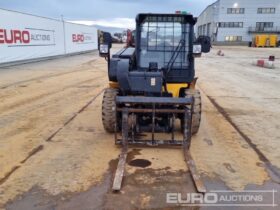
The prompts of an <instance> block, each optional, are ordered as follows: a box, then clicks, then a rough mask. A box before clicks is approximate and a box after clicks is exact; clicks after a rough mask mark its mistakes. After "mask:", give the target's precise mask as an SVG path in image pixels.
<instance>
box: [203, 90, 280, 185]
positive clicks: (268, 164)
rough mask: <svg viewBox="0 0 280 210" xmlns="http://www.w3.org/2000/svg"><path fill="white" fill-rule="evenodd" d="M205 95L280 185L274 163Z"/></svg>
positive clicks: (223, 110) (278, 174)
mask: <svg viewBox="0 0 280 210" xmlns="http://www.w3.org/2000/svg"><path fill="white" fill-rule="evenodd" d="M199 89H200V90H201V91H202V92H204V91H203V90H202V89H201V88H199ZM204 94H205V95H206V96H207V98H208V99H209V100H210V102H211V103H212V104H213V106H214V107H215V108H216V109H217V110H218V112H219V113H221V114H222V116H223V117H224V118H225V119H226V121H227V122H229V123H230V125H231V126H232V127H233V128H234V129H235V130H236V131H237V133H238V134H239V135H240V136H241V137H242V138H243V139H244V140H245V141H246V142H247V143H248V145H249V146H250V147H251V148H252V149H253V150H254V151H255V153H256V154H257V155H258V157H259V158H260V160H261V161H263V162H264V164H265V166H266V169H267V172H268V173H269V174H270V177H271V179H272V180H273V181H274V182H275V183H278V184H279V183H280V173H279V171H278V170H277V168H276V167H275V166H274V165H272V163H271V162H270V161H269V160H268V158H267V157H266V156H265V155H264V154H263V153H262V152H261V151H260V150H259V149H258V147H257V145H256V144H254V143H253V141H252V139H251V138H250V137H249V136H247V135H246V134H245V133H244V132H243V131H242V130H241V129H240V128H239V127H238V125H236V124H235V123H234V122H233V120H232V119H231V117H230V115H229V114H228V113H227V112H226V111H225V109H224V108H223V107H221V106H220V105H219V104H218V103H217V102H216V100H215V99H214V98H213V97H211V96H208V95H207V94H206V93H205V92H204Z"/></svg>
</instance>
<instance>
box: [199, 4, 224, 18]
mask: <svg viewBox="0 0 280 210" xmlns="http://www.w3.org/2000/svg"><path fill="white" fill-rule="evenodd" d="M219 1H220V0H217V1H215V2H214V3H212V4H210V5H208V6H207V7H206V8H205V9H204V10H203V11H202V12H201V13H200V15H199V16H198V17H200V16H201V15H202V14H203V13H204V12H205V11H206V10H207V9H208V8H209V7H212V6H213V5H214V4H216V3H218V2H219Z"/></svg>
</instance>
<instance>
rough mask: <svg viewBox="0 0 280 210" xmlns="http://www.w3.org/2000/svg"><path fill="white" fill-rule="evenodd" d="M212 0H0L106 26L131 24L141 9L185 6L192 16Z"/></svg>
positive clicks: (164, 10) (28, 10)
mask: <svg viewBox="0 0 280 210" xmlns="http://www.w3.org/2000/svg"><path fill="white" fill-rule="evenodd" d="M214 1H215V0H0V8H4V9H10V10H16V11H21V12H26V13H31V14H36V15H40V16H46V17H52V18H60V17H61V15H63V16H64V19H65V20H71V21H80V22H82V23H88V24H98V25H105V26H116V27H123V26H129V27H132V26H133V22H134V18H135V16H136V14H137V13H140V12H156V13H173V12H175V11H176V10H185V11H188V12H191V13H192V14H194V15H195V16H197V15H199V14H200V13H201V12H202V10H203V9H204V8H205V7H206V6H207V5H209V4H211V3H213V2H214Z"/></svg>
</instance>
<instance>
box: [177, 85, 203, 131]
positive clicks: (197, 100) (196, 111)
mask: <svg viewBox="0 0 280 210" xmlns="http://www.w3.org/2000/svg"><path fill="white" fill-rule="evenodd" d="M184 95H185V97H190V96H191V97H192V96H193V97H194V107H193V113H192V135H195V134H197V133H198V131H199V127H200V121H201V95H200V91H199V90H195V89H187V90H185V94H184ZM183 125H184V120H183V119H181V127H182V128H183Z"/></svg>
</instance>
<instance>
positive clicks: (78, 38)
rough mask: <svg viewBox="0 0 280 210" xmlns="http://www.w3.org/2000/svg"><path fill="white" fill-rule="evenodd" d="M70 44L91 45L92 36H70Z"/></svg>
mask: <svg viewBox="0 0 280 210" xmlns="http://www.w3.org/2000/svg"><path fill="white" fill-rule="evenodd" d="M72 42H74V43H77V44H79V43H80V44H82V43H92V42H93V35H92V34H72Z"/></svg>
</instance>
